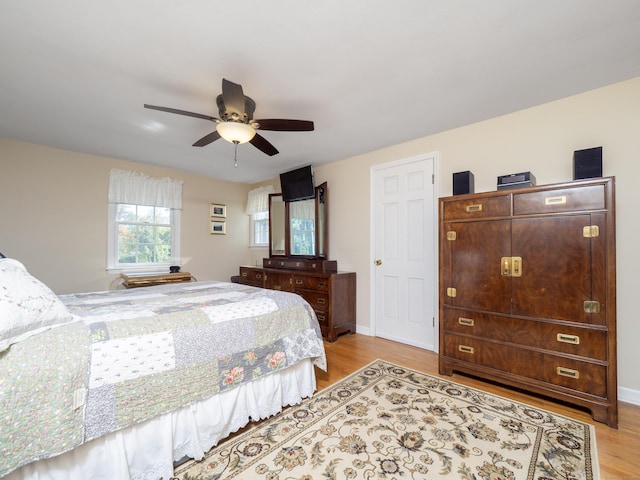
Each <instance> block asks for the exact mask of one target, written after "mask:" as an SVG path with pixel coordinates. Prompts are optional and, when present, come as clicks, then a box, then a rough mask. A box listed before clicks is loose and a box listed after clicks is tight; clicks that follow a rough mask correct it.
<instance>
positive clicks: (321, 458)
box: [174, 360, 598, 480]
mask: <svg viewBox="0 0 640 480" xmlns="http://www.w3.org/2000/svg"><path fill="white" fill-rule="evenodd" d="M594 441H595V431H594V429H593V427H592V426H591V425H588V424H584V423H581V422H578V421H575V420H572V419H569V418H567V417H563V416H561V415H557V414H554V413H551V412H547V411H544V410H540V409H537V408H533V407H530V406H528V405H524V404H521V403H517V402H514V401H512V400H508V399H505V398H501V397H497V396H495V395H491V394H488V393H485V392H482V391H479V390H475V389H471V388H468V387H465V386H462V385H459V384H455V383H452V382H450V381H448V380H445V379H440V378H436V377H432V376H429V375H426V374H423V373H419V372H416V371H413V370H410V369H407V368H404V367H400V366H397V365H393V364H390V363H387V362H384V361H381V360H378V361H375V362H373V363H371V364H370V365H368V366H366V367H364V368H363V369H361V370H359V371H357V372H355V373H354V374H352V375H351V376H349V377H348V378H346V379H345V380H342V381H341V382H339V383H337V384H335V385H333V386H331V387H328V388H327V389H325V390H323V391H321V392H319V393H317V394H316V395H314V397H313V398H311V399H307V400H306V401H304V402H303V403H302V404H300V405H297V406H294V407H290V408H288V409H287V410H285V411H284V412H283V413H281V414H279V415H277V416H275V417H273V418H272V419H269V420H267V421H265V422H262V423H260V424H258V426H257V427H255V428H252V429H250V430H248V431H247V432H245V433H243V434H240V435H237V436H235V437H232V438H231V439H230V440H229V441H227V442H225V443H223V444H221V445H219V446H218V447H215V448H214V449H212V450H211V451H210V452H209V453H208V454H207V456H206V457H205V458H204V459H203V460H202V461H200V462H190V463H188V464H185V465H183V466H181V467H178V468H177V469H176V471H175V477H174V480H175V479H179V480H217V479H226V478H240V479H265V480H312V479H356V478H366V479H377V480H395V479H425V478H434V479H435V478H456V479H463V480H520V479H523V480H524V479H527V480H546V479H563V480H582V479H585V480H597V479H598V462H597V458H596V454H595V443H594Z"/></svg>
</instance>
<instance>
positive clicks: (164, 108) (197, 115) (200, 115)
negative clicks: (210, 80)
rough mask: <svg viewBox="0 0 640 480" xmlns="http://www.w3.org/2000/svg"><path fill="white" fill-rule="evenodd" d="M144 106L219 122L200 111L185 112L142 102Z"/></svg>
mask: <svg viewBox="0 0 640 480" xmlns="http://www.w3.org/2000/svg"><path fill="white" fill-rule="evenodd" d="M144 108H150V109H151V110H160V111H161V112H169V113H177V114H178V115H186V116H187V117H196V118H202V119H203V120H211V121H212V122H216V123H217V122H219V121H220V120H219V119H218V118H216V117H212V116H210V115H203V114H201V113H194V112H187V111H186V110H178V109H177V108H169V107H158V106H157V105H147V104H146V103H145V104H144Z"/></svg>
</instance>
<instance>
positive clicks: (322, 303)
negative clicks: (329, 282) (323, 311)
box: [318, 298, 326, 305]
mask: <svg viewBox="0 0 640 480" xmlns="http://www.w3.org/2000/svg"><path fill="white" fill-rule="evenodd" d="M318 303H319V304H321V305H324V304H325V303H326V300H325V299H324V298H319V299H318Z"/></svg>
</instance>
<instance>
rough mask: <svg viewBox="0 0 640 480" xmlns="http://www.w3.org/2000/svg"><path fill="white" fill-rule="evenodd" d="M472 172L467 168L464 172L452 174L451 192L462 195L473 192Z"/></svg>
mask: <svg viewBox="0 0 640 480" xmlns="http://www.w3.org/2000/svg"><path fill="white" fill-rule="evenodd" d="M474 189H475V187H474V184H473V173H471V172H470V171H469V170H467V171H466V172H457V173H454V174H453V194H454V195H464V194H465V193H474Z"/></svg>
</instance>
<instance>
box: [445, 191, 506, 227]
mask: <svg viewBox="0 0 640 480" xmlns="http://www.w3.org/2000/svg"><path fill="white" fill-rule="evenodd" d="M442 214H443V220H445V221H449V220H454V219H466V218H484V217H503V216H508V215H510V214H511V197H510V196H509V195H502V196H495V197H484V198H473V199H468V200H464V199H462V200H452V201H447V202H445V203H444V204H443V212H442Z"/></svg>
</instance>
